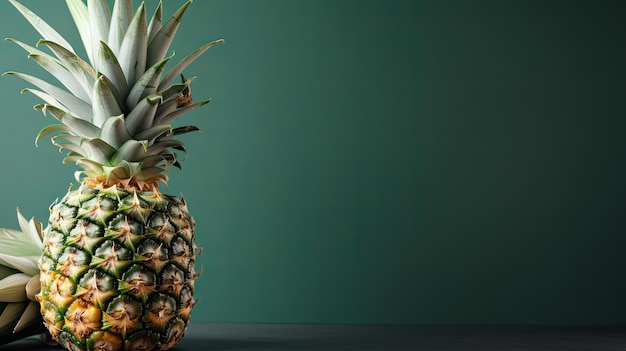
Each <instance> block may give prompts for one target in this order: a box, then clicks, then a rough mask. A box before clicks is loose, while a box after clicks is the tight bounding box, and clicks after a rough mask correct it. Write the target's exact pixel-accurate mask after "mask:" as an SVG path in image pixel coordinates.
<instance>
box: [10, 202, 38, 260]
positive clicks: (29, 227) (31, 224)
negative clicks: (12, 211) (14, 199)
mask: <svg viewBox="0 0 626 351" xmlns="http://www.w3.org/2000/svg"><path fill="white" fill-rule="evenodd" d="M16 212H17V221H18V223H19V226H20V229H21V230H22V233H23V236H24V237H25V238H26V240H27V241H28V242H30V243H32V244H33V245H34V246H36V247H37V248H38V249H40V250H41V249H43V243H42V231H41V223H40V222H39V221H38V220H36V219H35V217H32V218H31V219H30V220H28V221H27V220H26V218H24V216H23V215H22V213H21V212H20V209H19V208H18V209H17V210H16Z"/></svg>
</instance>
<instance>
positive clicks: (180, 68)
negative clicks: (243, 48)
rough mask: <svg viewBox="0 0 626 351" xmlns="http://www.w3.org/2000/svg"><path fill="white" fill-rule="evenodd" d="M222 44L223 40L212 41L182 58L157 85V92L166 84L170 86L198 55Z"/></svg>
mask: <svg viewBox="0 0 626 351" xmlns="http://www.w3.org/2000/svg"><path fill="white" fill-rule="evenodd" d="M223 42H224V39H219V40H215V41H212V42H210V43H207V44H205V45H203V46H201V47H199V48H198V49H196V50H195V51H193V52H192V53H190V54H189V55H187V56H185V58H183V59H182V60H181V61H180V62H179V63H178V64H177V65H176V66H174V68H172V69H171V70H170V71H169V72H168V73H167V75H166V76H165V78H163V80H162V81H161V84H159V88H158V90H163V89H165V87H166V86H167V85H168V84H170V83H171V82H172V80H174V78H176V77H178V76H179V75H180V74H181V73H182V72H183V71H184V70H185V68H187V66H189V65H190V64H191V63H192V62H193V61H195V60H196V59H197V58H198V57H200V55H202V54H203V53H204V52H206V51H207V50H208V49H210V48H211V47H213V46H215V45H216V44H219V43H223Z"/></svg>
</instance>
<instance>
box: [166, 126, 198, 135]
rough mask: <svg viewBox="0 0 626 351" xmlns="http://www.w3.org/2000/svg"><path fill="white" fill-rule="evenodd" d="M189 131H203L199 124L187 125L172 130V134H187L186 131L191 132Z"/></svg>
mask: <svg viewBox="0 0 626 351" xmlns="http://www.w3.org/2000/svg"><path fill="white" fill-rule="evenodd" d="M189 132H201V130H200V128H198V127H197V126H185V127H178V128H175V129H174V130H173V131H172V134H173V135H180V134H185V133H189Z"/></svg>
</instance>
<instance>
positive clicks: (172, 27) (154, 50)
mask: <svg viewBox="0 0 626 351" xmlns="http://www.w3.org/2000/svg"><path fill="white" fill-rule="evenodd" d="M191 2H192V1H191V0H189V1H187V2H185V4H183V5H182V6H181V7H180V8H179V9H178V10H177V11H176V12H175V13H174V14H173V15H172V16H171V17H170V18H169V20H168V21H167V23H165V25H163V27H162V28H161V29H160V30H159V31H158V32H157V33H156V34H155V35H154V38H153V39H152V40H151V41H150V44H148V61H147V65H148V67H150V66H153V65H154V64H156V63H157V62H159V61H161V60H163V58H164V57H165V53H167V50H169V47H170V45H171V44H172V41H173V40H174V37H175V36H176V31H177V30H178V27H179V25H180V22H181V21H182V19H183V16H184V14H185V12H186V11H187V8H188V7H189V4H191Z"/></svg>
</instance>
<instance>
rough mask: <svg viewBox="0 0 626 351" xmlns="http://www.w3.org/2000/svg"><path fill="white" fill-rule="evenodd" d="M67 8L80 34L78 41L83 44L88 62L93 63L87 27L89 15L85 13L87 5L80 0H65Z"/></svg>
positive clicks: (88, 28)
mask: <svg viewBox="0 0 626 351" xmlns="http://www.w3.org/2000/svg"><path fill="white" fill-rule="evenodd" d="M65 3H66V4H67V8H68V9H69V10H70V14H71V15H72V19H73V20H74V23H75V24H76V29H78V34H80V39H81V40H82V42H83V46H84V47H85V49H86V51H87V56H88V57H89V60H90V61H91V62H93V59H92V58H93V57H92V52H91V29H90V25H89V13H88V11H87V5H85V3H84V2H83V1H82V0H65Z"/></svg>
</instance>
